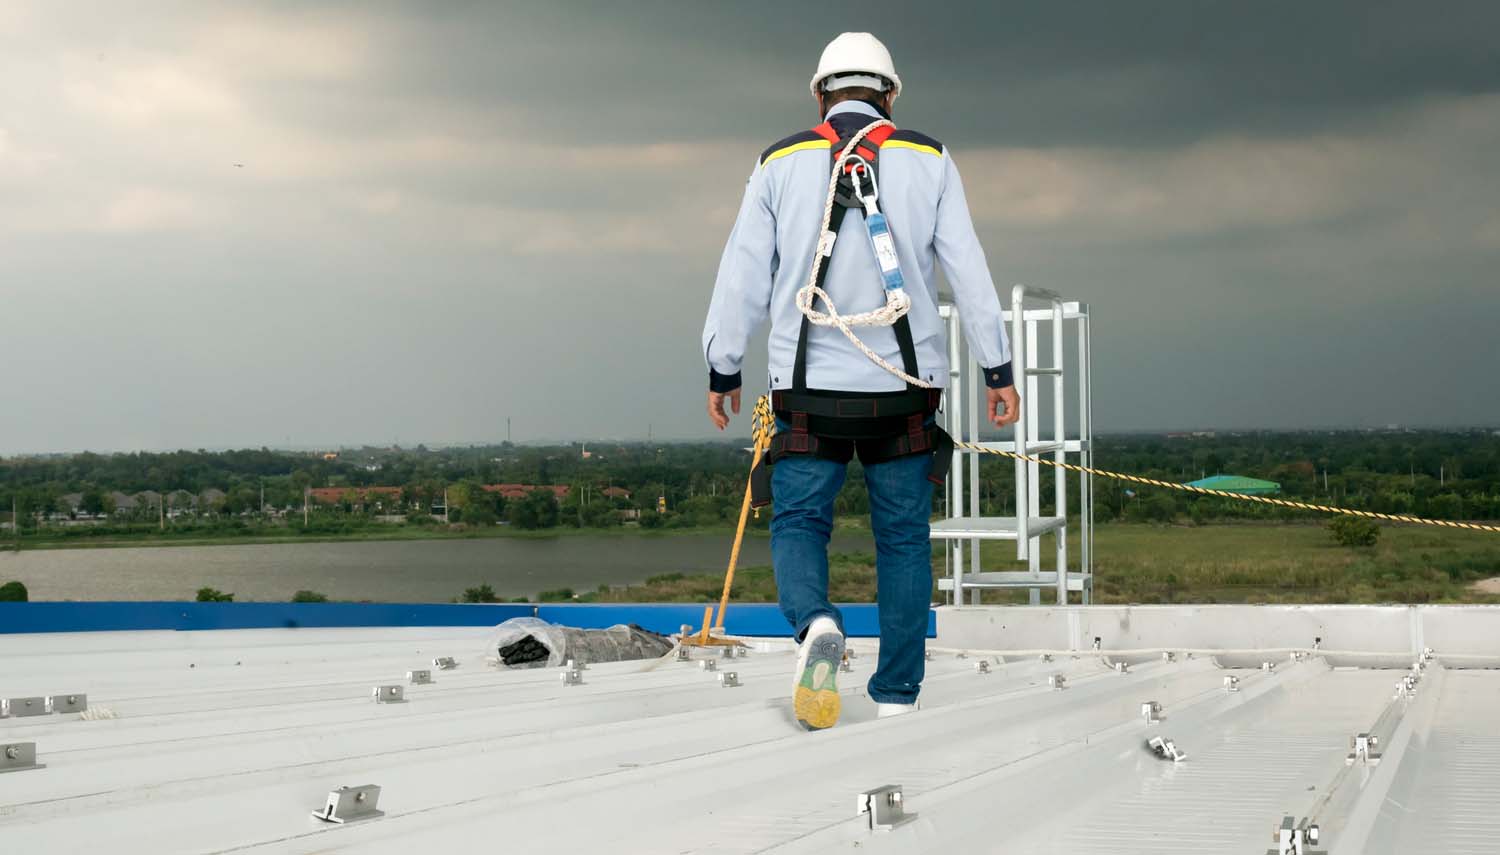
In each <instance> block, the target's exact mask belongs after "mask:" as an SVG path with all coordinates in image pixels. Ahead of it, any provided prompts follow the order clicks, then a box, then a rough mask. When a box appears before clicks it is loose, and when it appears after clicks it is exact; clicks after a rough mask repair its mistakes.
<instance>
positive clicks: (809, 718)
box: [792, 686, 843, 730]
mask: <svg viewBox="0 0 1500 855" xmlns="http://www.w3.org/2000/svg"><path fill="white" fill-rule="evenodd" d="M792 706H793V707H795V708H796V711H797V721H798V723H800V724H801V725H802V726H803V727H805V728H807V729H808V730H824V729H825V728H830V727H833V726H834V725H836V724H838V723H839V712H840V711H841V710H842V709H843V701H842V700H840V698H839V693H838V691H837V690H836V689H818V690H816V691H815V690H813V689H809V688H807V687H806V686H798V687H797V694H796V695H795V696H794V697H793V699H792Z"/></svg>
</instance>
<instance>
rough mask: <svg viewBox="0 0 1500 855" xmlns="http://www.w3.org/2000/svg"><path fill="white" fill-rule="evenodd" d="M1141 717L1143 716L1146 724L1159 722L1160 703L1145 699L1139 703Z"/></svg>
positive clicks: (1160, 716)
mask: <svg viewBox="0 0 1500 855" xmlns="http://www.w3.org/2000/svg"><path fill="white" fill-rule="evenodd" d="M1141 718H1144V719H1145V720H1146V723H1147V724H1161V718H1162V715H1161V703H1160V702H1158V701H1146V702H1145V703H1143V704H1141Z"/></svg>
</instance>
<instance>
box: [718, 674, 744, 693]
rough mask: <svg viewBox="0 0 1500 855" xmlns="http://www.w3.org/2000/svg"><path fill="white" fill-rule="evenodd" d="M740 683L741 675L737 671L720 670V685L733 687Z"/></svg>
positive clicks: (728, 687)
mask: <svg viewBox="0 0 1500 855" xmlns="http://www.w3.org/2000/svg"><path fill="white" fill-rule="evenodd" d="M739 684H740V675H739V672H737V671H720V672H719V685H720V686H722V687H723V688H726V689H733V688H734V687H736V686H738V685H739Z"/></svg>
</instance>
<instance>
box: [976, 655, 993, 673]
mask: <svg viewBox="0 0 1500 855" xmlns="http://www.w3.org/2000/svg"><path fill="white" fill-rule="evenodd" d="M974 671H975V672H976V673H979V674H988V673H990V660H988V659H981V660H979V661H978V662H975V663H974Z"/></svg>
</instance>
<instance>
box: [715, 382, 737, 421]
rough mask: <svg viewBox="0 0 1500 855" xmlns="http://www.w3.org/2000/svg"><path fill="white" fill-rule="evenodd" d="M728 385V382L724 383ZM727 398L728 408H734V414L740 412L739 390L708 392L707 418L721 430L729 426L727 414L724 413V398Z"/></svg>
mask: <svg viewBox="0 0 1500 855" xmlns="http://www.w3.org/2000/svg"><path fill="white" fill-rule="evenodd" d="M725 385H728V384H725ZM726 397H727V398H728V399H729V408H730V409H731V410H734V414H735V415H739V414H740V390H739V389H735V390H734V391H733V392H729V393H727V394H726V393H724V392H709V393H708V419H709V421H711V422H713V423H714V427H716V428H718V429H719V430H723V429H724V428H726V427H729V416H727V415H725V414H724V399H725V398H726Z"/></svg>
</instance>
